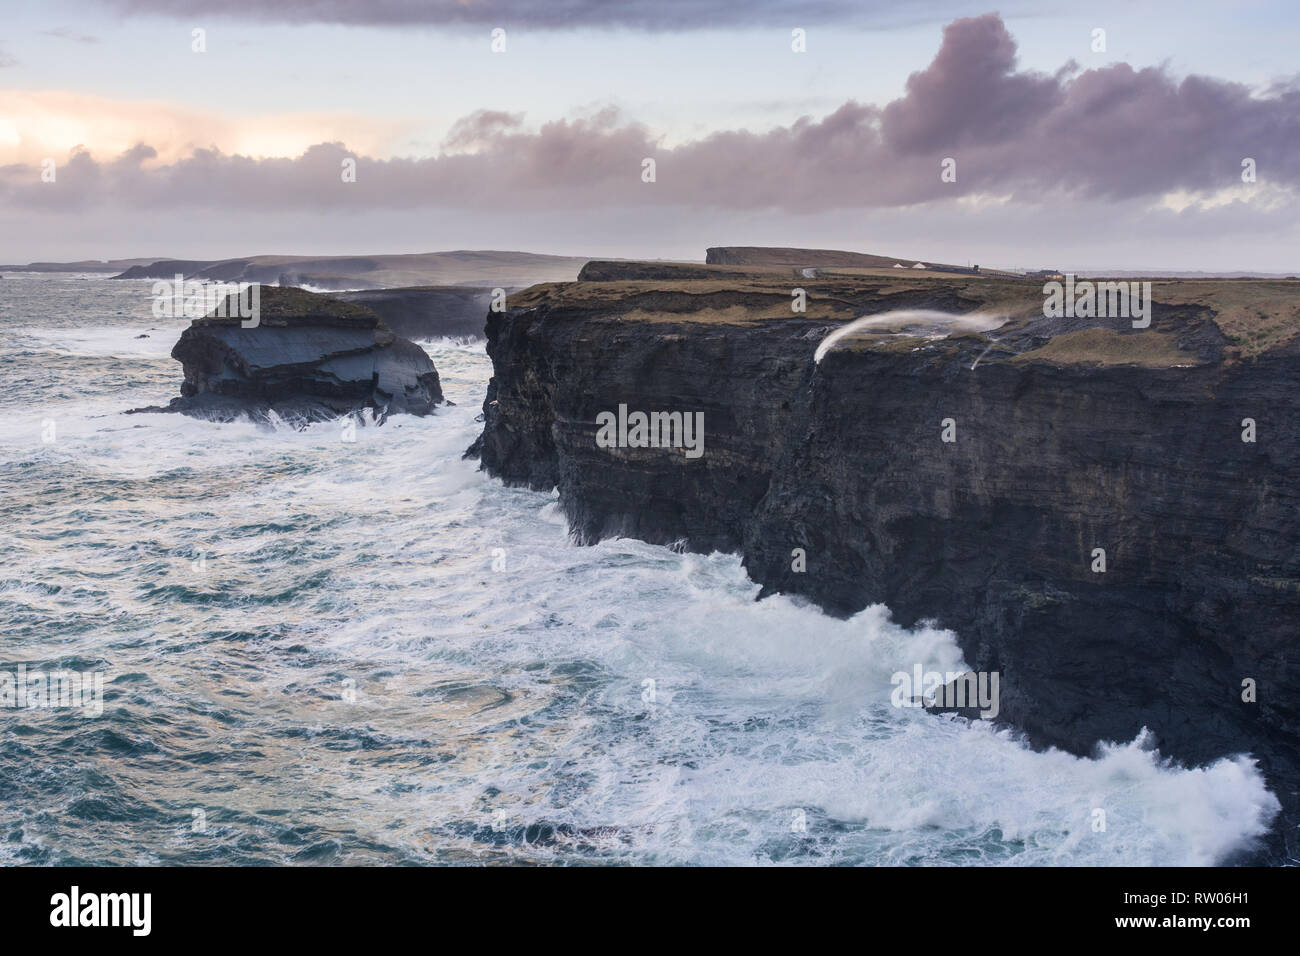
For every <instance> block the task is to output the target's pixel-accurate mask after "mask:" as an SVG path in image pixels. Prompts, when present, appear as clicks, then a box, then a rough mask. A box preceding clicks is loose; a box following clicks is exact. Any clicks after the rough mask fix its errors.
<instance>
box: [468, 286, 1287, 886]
mask: <svg viewBox="0 0 1300 956" xmlns="http://www.w3.org/2000/svg"><path fill="white" fill-rule="evenodd" d="M634 265H635V264H631V265H629V268H632V267H633V266H634ZM686 268H687V270H688V271H687V272H686V273H685V274H686V275H687V277H686V278H684V279H681V280H674V279H672V278H671V268H670V267H666V266H664V265H663V264H655V265H654V267H653V274H654V276H655V278H653V279H634V280H630V281H629V280H620V279H619V278H618V276H617V274H614V273H613V272H611V269H612V266H610V265H609V264H602V266H601V267H600V268H599V269H593V270H591V273H590V275H591V276H592V277H593V278H595V277H599V278H600V279H602V280H604V281H584V282H576V283H556V284H547V285H542V286H535V287H533V288H531V289H529V290H526V291H525V292H523V293H521V294H519V295H517V296H514V297H512V299H511V300H510V307H509V308H508V310H507V311H505V312H503V313H496V314H490V315H489V316H488V325H487V334H488V351H489V354H490V355H491V357H492V360H493V366H494V376H493V379H492V382H491V384H490V386H489V389H488V394H487V398H486V401H485V405H484V418H485V421H484V430H483V434H482V436H481V437H480V439H479V440H478V441H477V442H476V443H475V445H474V447H473V448H471V450H470V453H472V454H478V455H479V456H480V457H481V461H482V467H483V468H484V469H485V470H487V471H488V472H489V473H491V474H493V475H496V476H499V477H501V478H502V479H504V480H505V481H506V482H508V483H512V484H522V485H527V486H530V487H533V488H537V489H544V490H549V489H551V488H552V487H555V488H558V491H559V499H560V504H561V507H562V508H563V510H564V512H565V514H566V515H567V517H568V520H569V522H570V524H571V527H572V528H573V530H574V532H575V533H576V535H577V536H578V537H579V538H580V539H581V540H584V541H589V542H590V541H595V540H597V539H600V538H603V537H608V536H613V535H628V536H633V537H637V538H641V539H644V540H647V541H651V542H658V543H665V544H666V543H670V542H679V541H683V542H685V544H686V546H687V547H688V548H690V549H694V550H699V551H711V550H715V549H717V550H723V551H732V552H739V553H740V554H741V555H742V556H743V559H744V563H745V566H746V568H747V569H748V572H749V573H750V574H751V575H752V576H753V578H754V579H755V580H756V581H758V582H760V583H761V584H762V586H763V591H764V593H772V592H784V593H790V594H797V595H803V596H805V597H807V598H809V599H811V600H813V601H814V602H816V603H817V604H819V605H820V606H821V607H823V608H825V609H826V610H827V611H829V612H831V613H834V614H838V615H847V614H850V613H853V612H856V611H858V610H860V609H862V608H864V607H866V606H868V605H871V604H874V603H878V602H880V603H884V604H886V605H888V606H889V607H890V609H891V610H892V612H893V614H894V617H895V619H896V620H898V621H899V622H901V623H902V624H905V625H911V624H914V623H916V622H917V621H919V620H921V619H933V620H936V621H938V622H939V623H940V624H941V625H943V626H945V627H949V628H952V629H953V630H954V631H955V632H956V634H957V636H958V640H959V642H960V644H961V646H962V649H963V651H964V654H965V656H966V659H967V661H968V663H969V664H970V665H971V666H972V667H973V668H975V669H977V670H984V671H993V670H996V671H999V672H1000V673H1001V714H1000V717H999V719H1000V720H1004V721H1007V722H1009V723H1010V724H1012V725H1014V726H1015V727H1018V728H1020V729H1022V730H1023V731H1024V732H1025V733H1026V734H1027V735H1028V736H1029V738H1030V739H1031V740H1032V741H1033V742H1034V743H1035V744H1036V745H1052V746H1057V747H1061V748H1064V749H1066V750H1069V751H1071V752H1074V753H1078V754H1088V753H1091V752H1092V750H1093V749H1094V747H1095V745H1096V744H1097V743H1098V742H1099V741H1103V740H1120V741H1127V740H1131V739H1133V738H1134V737H1135V735H1137V733H1138V732H1139V730H1140V729H1141V728H1142V727H1144V726H1145V727H1147V728H1149V729H1150V731H1151V732H1152V733H1153V735H1154V738H1155V741H1156V743H1157V744H1158V745H1159V746H1160V748H1161V750H1162V751H1163V752H1164V753H1165V754H1166V755H1168V756H1171V757H1174V758H1176V759H1178V760H1181V761H1185V762H1188V763H1194V764H1195V763H1203V762H1206V761H1209V760H1212V759H1214V758H1217V757H1221V756H1224V755H1228V754H1236V753H1242V752H1249V753H1252V754H1254V755H1255V756H1256V757H1257V758H1258V759H1259V761H1260V765H1261V767H1262V768H1263V769H1264V770H1265V772H1266V774H1267V776H1268V779H1269V782H1270V786H1271V788H1272V789H1273V791H1274V793H1275V794H1276V795H1277V796H1278V798H1279V799H1280V800H1281V801H1282V803H1283V805H1284V812H1283V814H1282V816H1281V817H1280V818H1279V822H1278V823H1277V825H1276V827H1275V830H1274V834H1273V837H1272V838H1271V842H1270V844H1269V846H1268V847H1267V849H1266V850H1265V851H1263V854H1264V855H1263V857H1254V859H1256V860H1258V859H1261V858H1262V859H1266V860H1268V861H1270V862H1281V861H1283V860H1285V859H1286V858H1287V856H1288V854H1289V855H1290V856H1291V857H1292V858H1294V857H1296V856H1297V855H1300V852H1298V849H1297V841H1296V839H1295V834H1296V832H1297V831H1296V824H1297V821H1298V819H1300V817H1298V815H1297V803H1298V801H1297V796H1296V792H1297V784H1298V783H1300V774H1298V773H1297V767H1298V766H1300V759H1298V758H1297V754H1298V753H1300V746H1298V740H1297V734H1298V733H1300V654H1297V650H1296V643H1297V635H1296V629H1297V625H1298V624H1300V484H1297V482H1296V480H1295V477H1294V476H1295V468H1296V464H1297V462H1298V461H1300V317H1298V316H1297V309H1296V304H1295V303H1296V302H1297V301H1298V299H1297V293H1298V292H1300V284H1297V283H1289V282H1284V281H1278V282H1267V281H1217V282H1216V281H1193V280H1178V281H1156V282H1155V283H1154V284H1153V293H1152V295H1153V299H1154V301H1155V305H1154V309H1153V319H1152V322H1151V326H1150V328H1147V329H1143V330H1135V329H1133V328H1132V327H1131V323H1130V322H1129V321H1128V320H1098V319H1069V320H1058V319H1053V320H1048V319H1044V318H1042V303H1043V295H1042V285H1041V283H1030V282H1026V281H1015V280H997V279H981V278H970V277H961V278H950V279H944V278H935V277H916V278H914V277H910V276H909V277H904V278H896V277H892V276H888V275H880V276H872V275H866V274H860V275H831V276H826V277H821V276H819V277H818V278H815V279H800V280H795V279H793V278H792V277H790V276H789V275H786V276H785V277H777V276H775V275H773V274H771V273H762V272H756V273H755V274H754V275H753V276H751V277H749V278H736V277H735V276H734V275H730V274H728V275H727V276H725V277H719V278H699V276H700V267H698V266H696V267H686ZM730 271H731V270H730V269H729V270H728V272H730ZM629 274H631V275H645V274H646V272H645V271H644V270H642V271H640V272H638V271H637V270H636V269H635V268H633V271H632V272H630V273H629ZM707 274H708V273H707V272H705V275H707ZM796 281H797V282H798V284H799V285H800V286H802V287H804V288H805V289H806V292H807V295H808V309H807V312H806V313H805V314H802V315H796V314H793V313H792V311H791V306H790V303H791V287H792V285H794V284H795V282H796ZM894 309H939V310H945V311H951V312H961V313H967V312H972V311H984V312H993V313H998V314H1002V315H1006V316H1009V317H1010V320H1009V321H1008V322H1007V323H1006V324H1005V325H1004V326H1003V327H1002V328H1000V329H997V330H996V331H993V332H990V333H987V334H978V333H954V334H952V335H949V336H948V337H946V338H926V337H924V336H923V335H921V334H918V333H919V332H924V331H925V330H923V329H917V328H908V327H906V325H904V327H903V329H902V331H898V330H894V331H889V330H876V331H872V332H869V333H866V334H863V335H858V336H853V337H850V338H848V339H846V340H844V341H843V342H842V343H841V344H840V346H838V347H836V348H835V349H833V350H831V351H830V352H829V353H828V354H827V355H826V357H825V358H824V360H823V361H822V362H821V363H820V364H816V363H815V362H814V360H813V355H814V351H815V349H816V347H817V345H818V343H820V342H821V341H822V339H823V338H824V337H825V336H826V335H827V334H828V333H829V332H831V331H832V330H834V329H836V328H838V327H840V326H841V325H842V324H843V323H844V322H845V321H846V320H850V319H853V318H856V317H859V316H862V315H865V314H872V313H879V312H884V311H887V310H894ZM930 334H933V333H932V332H931V333H930ZM620 404H625V405H626V406H627V407H628V408H630V409H639V410H643V411H660V410H663V411H671V410H678V411H682V412H687V413H690V412H703V413H704V423H705V451H704V454H703V455H702V456H701V457H700V458H698V459H694V460H692V459H688V458H687V457H686V456H685V455H683V454H682V453H681V452H680V451H674V450H672V449H663V448H602V447H598V445H597V442H596V440H595V436H596V428H597V425H596V422H597V416H598V415H599V413H601V412H603V411H612V410H615V409H617V408H618V406H619V405H620ZM945 419H952V421H953V424H954V425H955V437H956V441H955V442H945V441H943V440H942V431H943V422H944V420H945ZM1244 419H1252V420H1253V421H1254V423H1255V428H1256V437H1257V440H1256V441H1255V442H1253V443H1252V442H1245V441H1243V440H1242V436H1243V420H1244ZM795 548H802V549H804V550H805V551H806V555H807V570H806V571H805V572H803V573H798V572H796V571H795V570H793V569H792V551H793V549H795ZM1096 548H1103V549H1104V550H1105V555H1106V570H1105V572H1104V573H1099V572H1097V571H1094V570H1093V567H1094V565H1095V558H1094V549H1096ZM1247 679H1249V680H1252V681H1254V682H1255V685H1256V693H1257V701H1256V702H1254V703H1246V702H1243V700H1242V691H1243V684H1242V682H1243V681H1244V680H1247Z"/></svg>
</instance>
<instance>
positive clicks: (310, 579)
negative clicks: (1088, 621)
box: [0, 277, 1277, 865]
mask: <svg viewBox="0 0 1300 956" xmlns="http://www.w3.org/2000/svg"><path fill="white" fill-rule="evenodd" d="M5 281H6V282H9V279H8V277H6V280H5ZM24 281H31V282H53V284H54V289H55V292H54V293H52V294H51V295H50V296H47V297H46V298H45V299H42V298H41V297H40V296H37V295H29V297H28V301H29V304H28V305H27V306H24V307H23V309H21V310H18V309H15V308H14V307H12V305H9V304H5V303H0V349H6V350H7V349H11V348H14V347H15V342H14V338H15V337H17V336H18V335H20V334H21V335H27V334H28V333H27V332H26V331H22V330H29V329H30V328H31V327H32V325H33V323H34V322H38V321H41V320H42V319H43V318H48V320H49V321H50V323H51V324H52V325H53V326H54V327H55V331H58V330H59V323H61V322H66V323H68V324H67V325H66V326H65V327H64V331H66V333H67V336H66V341H67V342H71V343H75V345H74V348H73V350H72V351H74V352H75V353H76V354H75V355H68V356H65V357H63V358H59V357H58V356H54V357H52V358H51V357H50V356H51V355H52V353H45V355H46V357H45V359H43V362H44V365H43V366H42V367H43V369H47V370H48V369H52V371H47V372H46V373H45V374H43V375H41V376H37V375H33V374H30V372H31V370H30V369H29V368H24V366H23V363H22V362H21V361H20V362H11V363H8V364H7V366H6V367H5V368H4V369H3V370H0V375H6V376H10V379H9V381H8V382H7V384H8V386H9V387H7V388H5V389H0V404H3V408H4V413H5V415H6V420H7V421H9V422H10V423H11V425H12V426H13V427H11V428H9V429H6V430H5V431H4V432H3V433H0V480H3V482H4V487H5V489H6V494H5V496H4V497H3V499H0V509H3V515H2V516H3V518H4V520H5V522H6V526H7V527H11V528H14V529H15V531H14V533H13V534H11V535H10V536H7V537H6V538H5V539H3V540H0V564H2V566H3V567H5V568H6V569H8V570H7V571H6V572H5V574H4V575H3V579H2V580H0V660H3V661H6V662H18V661H25V662H56V661H63V662H69V661H71V662H78V663H79V665H80V666H82V667H85V668H93V667H102V668H104V669H105V670H106V672H107V677H108V679H107V681H106V684H107V692H106V698H107V699H106V701H105V708H104V715H103V716H102V717H101V718H97V719H95V720H83V719H81V718H74V717H70V716H66V715H61V714H58V713H49V712H32V713H29V714H28V713H25V714H23V715H21V716H20V717H18V718H16V719H17V720H18V721H19V722H20V723H21V726H22V733H21V734H11V735H6V737H5V740H4V741H3V742H2V743H0V778H2V779H4V780H5V781H6V795H5V797H4V798H3V801H0V810H2V811H3V813H4V814H5V816H6V819H7V821H9V823H10V824H11V825H10V827H9V829H8V830H7V832H8V833H9V834H10V836H11V839H10V841H9V842H8V843H6V845H5V850H4V854H5V859H6V860H7V861H13V862H44V863H66V862H72V861H74V860H77V861H83V862H91V863H94V862H101V863H108V862H112V863H120V862H164V863H187V862H188V863H195V862H204V863H213V862H217V863H279V862H288V863H319V862H348V863H394V862H472V861H482V860H513V861H521V860H542V861H549V862H562V863H566V862H584V861H625V862H641V863H716V864H742V865H743V864H802V863H827V862H832V863H852V864H865V865H875V864H915V863H931V864H952V865H958V864H970V863H976V864H988V865H1040V864H1067V865H1092V864H1096V865H1112V864H1116V865H1119V864H1123V865H1197V864H1202V863H1216V862H1222V861H1223V860H1225V859H1227V858H1228V857H1229V856H1230V855H1231V854H1232V853H1233V852H1234V851H1235V850H1237V849H1240V848H1243V847H1246V846H1248V845H1249V844H1250V842H1251V841H1252V840H1253V839H1254V838H1256V837H1258V836H1260V835H1262V834H1263V833H1264V832H1265V829H1266V827H1267V826H1268V823H1269V821H1270V820H1271V818H1272V816H1273V815H1274V814H1275V813H1276V811H1277V801H1276V799H1275V798H1274V797H1273V796H1272V795H1271V794H1270V793H1269V792H1268V791H1267V789H1266V787H1265V785H1264V781H1263V777H1262V775H1261V774H1260V773H1259V771H1258V769H1257V768H1256V767H1255V766H1254V765H1253V764H1252V763H1251V761H1250V760H1249V759H1248V758H1246V757H1237V758H1232V759H1225V760H1220V761H1217V762H1215V763H1214V764H1212V765H1210V766H1208V767H1203V768H1192V769H1187V768H1182V767H1179V766H1176V765H1173V764H1170V763H1168V762H1167V761H1165V760H1163V759H1162V758H1161V756H1160V755H1159V754H1158V753H1156V752H1155V751H1153V750H1151V749H1149V747H1148V746H1147V744H1146V742H1145V741H1142V740H1138V741H1129V742H1118V743H1115V744H1113V745H1107V746H1103V747H1102V748H1101V749H1100V750H1099V752H1098V754H1097V756H1095V757H1093V758H1079V757H1074V756H1071V755H1068V754H1064V753H1060V752H1056V751H1048V752H1042V753H1039V752H1034V751H1033V750H1031V749H1030V748H1028V747H1027V746H1025V745H1024V743H1023V742H1022V741H1021V740H1020V739H1019V737H1018V736H1017V735H1016V734H1014V733H1012V732H1010V731H1006V730H997V729H995V728H992V727H990V726H987V725H983V724H974V725H972V724H968V723H966V722H964V721H960V720H957V719H955V718H950V717H941V716H933V715H930V714H927V713H925V712H923V711H919V710H907V709H899V708H895V707H893V706H891V704H890V691H891V675H892V674H893V673H894V672H896V671H900V670H904V671H906V670H910V669H911V668H912V666H913V665H914V664H916V663H921V664H922V665H923V666H924V667H925V668H926V669H934V670H941V671H949V670H961V669H963V668H964V667H965V666H966V665H965V662H964V661H963V660H962V655H961V652H960V650H959V648H958V646H957V644H956V641H955V639H954V636H953V635H952V634H951V633H950V632H947V631H944V630H941V629H937V628H927V627H917V628H913V629H904V628H901V627H898V626H897V625H895V624H894V623H892V622H891V620H890V618H889V613H888V610H887V609H886V608H883V607H874V608H869V609H867V610H865V611H863V612H861V613H860V614H857V615H855V616H853V617H852V618H850V619H848V620H837V619H833V618H829V617H827V616H825V615H823V614H821V613H819V612H818V611H816V610H815V609H813V608H810V607H807V606H803V605H801V604H799V603H797V602H795V601H792V600H790V599H787V598H784V597H780V596H777V597H773V598H768V599H766V600H763V601H761V602H759V601H756V600H755V597H756V594H757V587H756V586H755V585H754V584H753V583H752V582H751V581H750V580H749V579H748V577H747V576H746V575H745V572H744V569H743V567H742V566H741V564H740V561H739V559H738V558H737V557H735V556H733V555H721V554H714V555H694V554H679V553H676V552H674V551H673V550H671V549H669V548H664V547H658V546H653V545H648V544H645V543H643V542H638V541H632V540H611V541H605V542H601V543H600V544H598V545H596V546H593V547H588V548H583V547H575V546H574V545H573V544H572V543H571V542H570V540H569V537H568V534H567V529H566V527H565V525H564V522H563V518H562V516H561V514H560V513H559V510H558V509H557V507H556V503H555V497H554V495H553V494H546V493H538V492H532V491H527V490H523V489H517V488H505V487H503V486H502V485H501V484H499V483H498V482H495V481H492V480H489V479H487V478H485V477H484V476H483V475H482V474H481V473H480V472H479V471H478V470H477V466H476V463H475V462H472V461H464V460H463V459H462V458H461V454H462V452H463V450H464V448H465V447H466V446H468V445H469V443H470V442H471V441H472V440H473V438H474V437H475V436H476V435H477V433H478V430H479V427H480V425H479V423H478V422H476V421H475V418H476V417H477V415H478V414H479V411H480V406H481V403H482V397H483V391H484V388H485V386H486V383H487V379H488V375H489V374H490V363H489V361H488V359H487V357H486V355H485V354H484V351H483V348H482V343H477V344H465V343H455V342H447V341H442V342H433V343H431V344H430V345H429V346H428V348H429V351H430V355H431V357H432V358H433V360H434V362H435V364H436V365H437V367H438V370H439V373H440V376H441V378H442V384H443V388H444V390H445V392H446V394H447V396H448V397H449V398H451V399H452V400H453V401H454V402H456V403H457V404H456V405H455V406H450V407H445V408H441V409H439V410H438V413H437V414H436V415H434V416H431V417H429V418H422V419H420V418H411V417H409V416H393V417H392V418H390V419H389V421H388V422H387V423H386V424H385V425H383V426H379V427H367V428H359V429H357V430H356V433H355V439H356V440H355V441H354V442H343V441H341V440H340V438H339V429H338V426H337V423H330V422H325V423H319V424H315V425H312V426H309V427H307V428H304V429H296V428H288V427H282V428H275V427H270V426H265V425H252V424H249V423H234V424H230V425H217V424H213V423H210V422H202V421H196V420H192V419H189V418H185V417H183V416H178V415H136V416H124V415H122V414H120V413H121V411H122V409H124V408H128V407H133V406H138V405H144V404H150V403H160V402H162V401H165V400H166V398H168V397H169V396H170V395H171V394H174V393H175V389H176V386H177V382H178V381H179V368H178V366H177V364H176V363H175V362H173V361H172V360H171V359H170V358H168V357H167V356H166V355H161V354H156V353H152V352H146V351H143V350H142V351H140V352H138V353H136V354H123V353H122V346H123V345H125V344H127V343H129V342H132V341H136V340H134V339H133V338H132V335H133V334H134V333H135V330H136V327H137V326H139V327H140V328H147V326H148V324H149V323H150V321H151V320H150V317H149V315H148V300H147V297H146V296H145V295H144V294H143V293H138V292H137V293H132V292H130V290H129V289H126V290H124V288H123V285H122V284H116V285H115V284H113V283H111V282H107V281H105V280H97V281H90V282H81V283H80V286H81V287H82V293H81V294H82V295H83V296H84V299H77V298H76V297H75V296H73V298H72V299H68V298H67V296H69V295H72V294H71V293H69V292H67V290H66V289H65V288H64V286H63V285H61V280H59V279H53V280H50V279H47V278H41V279H32V280H24ZM15 284H17V283H15ZM142 288H144V289H145V291H146V292H147V286H143V287H142ZM60 290H61V291H60ZM28 291H29V292H30V290H28ZM21 293H22V289H19V290H17V295H18V296H19V297H21ZM137 294H138V295H139V296H140V301H139V302H137V303H134V304H132V295H137ZM47 300H48V302H47V304H46V305H45V306H44V308H45V309H46V312H45V313H41V312H32V309H33V308H40V307H41V306H40V303H41V302H44V301H47ZM49 302H59V305H58V306H57V308H56V307H55V306H53V305H49V304H48V303H49ZM105 302H108V303H109V305H110V306H111V308H113V309H126V310H128V311H129V310H130V309H134V310H135V311H134V312H130V314H129V315H128V316H127V318H125V319H124V320H123V328H122V330H120V333H115V335H117V336H118V337H117V338H114V337H113V336H103V332H102V330H103V329H104V323H103V317H102V312H103V311H104V310H105V308H106V306H105ZM75 303H80V304H79V305H77V306H76V308H75V309H74V308H73V305H74V304H75ZM19 311H21V312H22V314H21V315H19V314H18V312H19ZM76 316H82V318H81V321H82V322H83V323H85V326H86V328H87V329H90V330H91V331H89V332H86V333H84V334H83V333H82V332H81V331H79V329H80V328H81V327H79V326H77V325H76V324H75V321H74V318H75V317H76ZM96 329H98V330H100V331H94V330H96ZM100 336H103V338H102V339H99V337H100ZM141 341H143V340H141ZM24 361H25V360H24ZM46 418H52V419H54V420H56V421H57V422H58V425H59V427H58V436H59V437H58V438H57V440H55V441H53V442H50V443H45V442H43V441H42V440H41V435H42V421H43V420H44V419H46ZM17 569H21V572H19V570H17ZM648 681H649V682H652V683H647V682H648ZM349 697H350V699H348V698H349ZM196 809H201V810H202V811H203V812H204V813H205V815H206V820H207V821H208V824H207V830H206V831H205V834H204V835H203V836H202V837H201V838H198V839H196V837H195V836H194V834H193V832H192V830H191V824H192V820H193V812H194V811H195V810H196ZM1098 809H1101V810H1104V811H1105V823H1106V826H1105V829H1104V830H1098V829H1096V828H1095V820H1096V819H1097V818H1096V816H1095V811H1096V810H1098ZM799 820H802V821H803V822H804V829H803V830H798V829H795V828H794V826H793V825H794V824H795V823H796V821H799Z"/></svg>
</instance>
